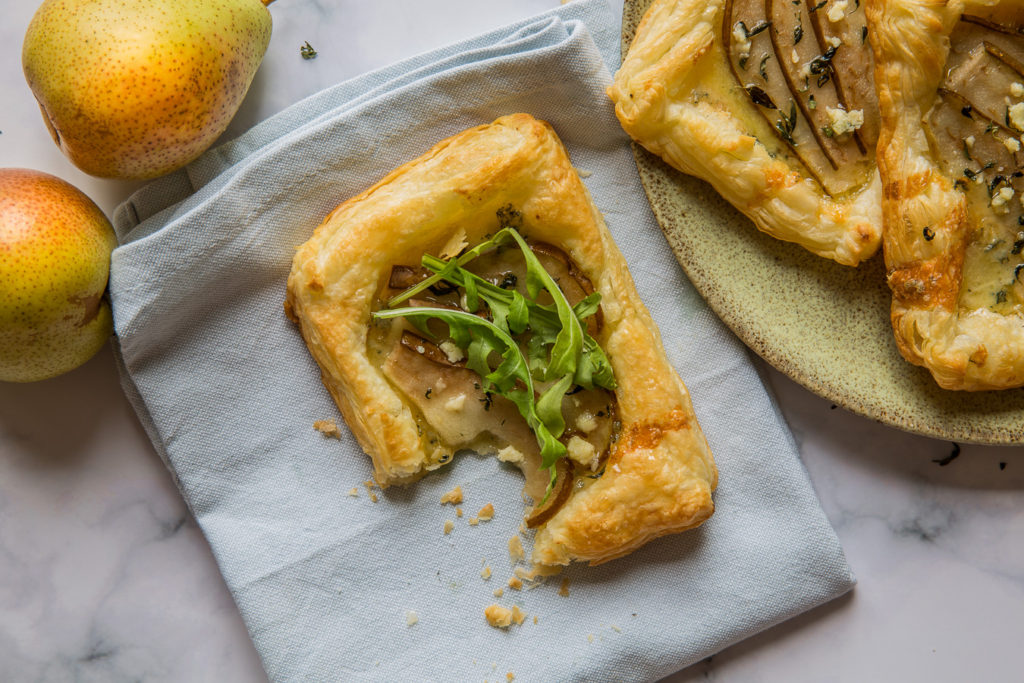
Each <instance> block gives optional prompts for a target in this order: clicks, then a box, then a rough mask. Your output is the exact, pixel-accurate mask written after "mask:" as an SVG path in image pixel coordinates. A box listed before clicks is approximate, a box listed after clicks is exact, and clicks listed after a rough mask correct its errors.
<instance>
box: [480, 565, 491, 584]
mask: <svg viewBox="0 0 1024 683" xmlns="http://www.w3.org/2000/svg"><path fill="white" fill-rule="evenodd" d="M480 576H481V577H482V578H483V580H484V581H487V580H488V579H490V578H491V568H490V567H484V568H483V569H481V570H480Z"/></svg>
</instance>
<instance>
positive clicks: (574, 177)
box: [286, 114, 717, 565]
mask: <svg viewBox="0 0 1024 683" xmlns="http://www.w3.org/2000/svg"><path fill="white" fill-rule="evenodd" d="M508 221H511V223H513V224H514V225H513V227H515V228H516V229H517V230H518V232H517V234H520V235H522V237H523V238H524V239H525V240H526V241H527V242H529V244H530V245H531V248H532V250H533V252H534V253H535V254H536V256H537V258H538V259H539V260H540V261H541V263H542V264H543V267H544V268H545V269H546V270H547V272H548V273H550V274H551V276H552V277H553V278H555V279H557V280H558V281H559V283H560V284H559V286H560V288H561V289H562V290H563V291H564V292H565V296H566V298H567V299H570V300H571V301H572V302H575V301H578V300H581V298H582V297H585V296H586V295H587V294H589V293H591V292H597V293H599V294H600V297H601V298H600V312H599V315H595V316H592V317H591V318H588V320H587V326H586V327H587V329H588V333H589V334H592V335H594V336H593V338H594V339H595V340H596V342H597V343H598V344H599V346H600V349H602V350H603V352H604V354H605V355H606V356H607V359H608V361H609V362H610V365H611V367H612V369H613V371H614V378H615V383H616V386H615V388H614V391H611V390H606V389H599V388H594V389H588V390H585V391H579V392H571V393H570V394H568V395H566V396H565V397H564V398H563V399H562V401H563V402H562V411H563V414H564V416H565V422H566V431H565V433H564V434H563V435H562V437H561V439H562V441H563V442H564V443H566V445H567V452H568V454H567V456H566V457H564V458H562V459H561V460H559V461H558V464H557V467H555V468H554V470H553V471H554V472H555V474H556V475H557V480H556V481H555V482H554V484H552V485H551V491H550V493H548V494H547V495H545V488H546V486H547V485H548V483H549V481H550V478H549V472H548V471H547V470H544V471H542V470H541V468H540V464H539V450H538V449H539V447H538V443H537V439H536V438H534V435H533V434H531V433H530V428H529V427H528V426H527V423H526V422H525V420H524V419H523V418H522V416H521V415H520V414H518V413H517V412H516V409H515V406H514V405H513V404H512V403H511V402H510V401H508V400H506V399H505V398H504V397H502V396H497V395H492V394H488V393H487V392H484V391H482V388H481V387H480V386H479V375H477V376H476V379H475V380H474V373H473V371H472V370H470V369H468V367H467V360H466V359H465V357H464V354H463V353H462V350H461V349H459V348H457V347H455V346H453V344H452V343H451V340H446V341H440V340H441V339H442V338H443V337H444V335H443V334H440V336H437V337H435V338H431V335H430V334H424V332H423V331H422V330H417V329H415V328H413V327H411V326H410V325H409V324H408V321H406V320H404V319H402V318H389V319H380V318H375V317H374V312H375V311H380V309H382V308H383V307H384V306H385V305H386V303H387V302H388V301H389V300H390V299H389V298H390V297H392V296H393V295H394V294H395V293H396V292H398V291H400V290H402V289H404V288H406V287H408V285H409V284H410V283H415V282H417V281H418V280H417V278H420V279H422V277H423V273H422V272H420V271H419V269H418V266H419V265H420V263H421V259H422V258H423V256H424V254H428V255H434V256H439V257H442V258H447V257H452V256H454V255H456V254H460V253H463V250H464V249H466V247H467V246H468V247H472V246H473V245H477V244H480V243H482V242H484V241H485V240H487V239H488V238H490V236H492V235H494V234H495V233H496V232H497V231H498V230H499V228H501V227H502V225H503V224H504V222H508ZM509 254H513V255H516V254H519V253H518V252H516V251H515V250H513V249H509V250H506V251H500V250H499V251H496V252H494V254H492V255H489V256H487V257H486V258H485V257H480V259H478V261H479V264H480V265H479V275H480V277H482V278H485V279H488V280H489V281H493V282H495V283H497V282H499V281H500V282H502V286H505V285H506V284H508V286H510V287H512V286H515V285H514V283H516V282H517V281H518V282H519V284H520V285H521V284H522V281H523V280H524V279H526V278H525V277H524V276H523V275H522V273H521V272H520V273H519V277H518V278H517V277H516V272H515V270H514V268H515V267H514V266H513V265H510V264H511V261H506V260H503V259H509V258H511V257H510V256H509ZM519 256H520V257H521V254H519ZM474 263H477V262H476V261H474ZM588 290H589V291H588ZM417 296H419V297H420V298H421V299H422V301H417V302H415V304H414V305H418V306H428V307H434V308H438V309H442V308H447V309H449V310H450V309H453V308H458V307H459V306H460V305H461V304H460V301H461V299H459V295H458V293H457V292H452V291H451V290H450V289H448V288H438V287H432V288H431V289H429V290H424V291H423V292H422V293H421V294H419V295H417ZM573 305H576V304H575V303H573ZM286 310H287V311H288V313H289V315H290V316H291V317H292V318H293V319H294V320H296V321H297V322H298V325H299V329H300V330H301V333H302V336H303V338H304V339H305V341H306V344H307V346H308V348H309V350H310V352H311V353H312V355H313V357H314V358H315V359H316V361H317V363H318V364H319V366H320V369H321V375H322V378H323V382H324V384H325V386H326V387H327V389H328V390H329V391H330V393H331V396H332V397H333V398H334V400H335V402H336V403H337V405H338V408H339V410H340V411H341V413H342V415H343V416H344V418H345V421H346V422H347V423H348V425H349V427H350V429H351V430H352V432H353V434H354V435H355V436H356V438H357V439H358V441H359V443H360V445H361V446H362V447H363V449H364V450H365V451H366V452H367V454H369V456H370V457H371V458H372V460H373V465H374V470H375V477H376V479H377V481H378V482H379V483H380V485H381V486H388V485H390V484H396V483H406V482H409V481H411V480H414V479H416V478H417V477H419V476H421V475H423V474H424V473H425V472H427V471H429V470H434V469H437V468H439V467H441V466H443V465H444V464H446V463H448V462H450V461H451V459H452V455H453V454H454V452H455V451H457V450H459V449H462V448H472V449H475V450H477V451H479V452H483V453H494V454H496V455H497V456H498V457H499V458H501V459H502V460H507V461H510V462H514V463H515V464H517V465H518V466H519V467H520V468H522V469H523V472H524V475H525V478H526V488H525V494H526V495H527V496H528V497H530V498H532V499H533V502H534V506H533V507H532V508H529V509H528V510H527V512H526V518H527V523H528V524H529V525H530V526H532V527H533V528H535V529H536V531H537V533H536V536H535V541H534V547H533V552H532V561H533V562H534V563H535V564H537V565H563V564H568V563H569V562H570V561H572V560H582V561H588V562H591V563H598V562H604V561H606V560H609V559H612V558H615V557H619V556H621V555H624V554H626V553H629V552H630V551H632V550H634V549H635V548H637V547H639V546H641V545H643V544H644V543H646V542H647V541H649V540H651V539H653V538H656V537H658V536H662V535H665V534H670V533H675V532H679V531H682V530H684V529H689V528H692V527H695V526H697V525H699V524H701V523H702V522H703V521H704V520H706V519H707V518H708V517H709V516H710V515H711V514H712V511H713V509H714V504H713V501H712V492H713V491H714V489H715V486H716V484H717V471H716V468H715V464H714V461H713V459H712V456H711V453H710V451H709V449H708V446H707V443H706V441H705V439H704V436H703V433H702V432H701V429H700V426H699V425H698V423H697V420H696V417H695V416H694V412H693V408H692V406H691V403H690V396H689V393H688V392H687V390H686V387H685V386H684V385H683V382H682V381H681V380H680V378H679V377H678V375H677V374H676V372H675V370H674V369H673V368H672V366H671V365H670V364H669V362H668V360H667V358H666V356H665V352H664V350H663V348H662V345H661V339H660V335H659V333H658V330H657V328H656V327H655V325H654V322H653V321H652V320H651V317H650V315H649V313H648V312H647V309H646V308H645V307H644V305H643V303H642V302H641V301H640V298H639V296H638V295H637V292H636V289H635V287H634V285H633V281H632V278H631V277H630V274H629V271H628V270H627V268H626V263H625V260H624V259H623V257H622V255H621V254H620V252H619V250H618V248H617V247H616V246H615V244H614V242H613V241H612V238H611V235H610V234H609V232H608V230H607V228H606V227H605V225H604V221H603V219H602V217H601V215H600V213H599V212H598V211H597V209H596V208H595V206H594V204H593V202H592V201H591V198H590V196H589V194H588V193H587V191H586V188H585V187H584V186H583V183H582V182H581V180H580V178H579V176H578V174H577V172H576V171H575V169H574V168H573V167H572V165H571V163H570V161H569V158H568V156H567V154H566V152H565V150H564V148H563V147H562V145H561V142H560V141H559V139H558V137H557V136H556V135H555V133H554V131H553V130H552V129H551V127H550V126H549V125H547V124H546V123H543V122H541V121H537V120H536V119H534V118H532V117H531V116H528V115H526V114H514V115H511V116H506V117H503V118H500V119H498V120H497V121H495V122H494V123H492V124H490V125H484V126H479V127H477V128H472V129H470V130H467V131H465V132H463V133H460V134H458V135H455V136H454V137H451V138H449V139H447V140H444V141H442V142H440V143H438V144H437V145H436V146H435V147H434V148H433V149H431V150H430V151H428V152H427V153H426V154H424V155H423V156H421V157H419V158H418V159H415V160H413V161H411V162H409V163H408V164H406V165H404V166H402V167H400V168H398V169H396V170H395V171H393V172H392V173H390V174H389V175H388V176H387V177H385V178H384V179H383V180H381V181H380V182H379V183H377V184H376V185H374V186H373V187H371V188H370V189H368V190H367V191H365V192H363V193H362V194H360V195H359V196H357V197H354V198H352V199H350V200H348V201H346V202H345V203H343V204H342V205H340V206H339V207H338V208H336V209H335V210H334V211H333V212H331V214H330V215H328V216H327V218H326V219H325V220H324V221H323V223H322V224H321V225H320V226H319V227H318V228H316V230H315V232H314V233H313V236H312V237H311V238H310V240H309V241H308V242H306V243H305V244H303V245H302V246H301V247H300V248H299V249H298V252H297V253H296V255H295V258H294V262H293V267H292V272H291V275H290V276H289V278H288V291H287V301H286Z"/></svg>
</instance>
